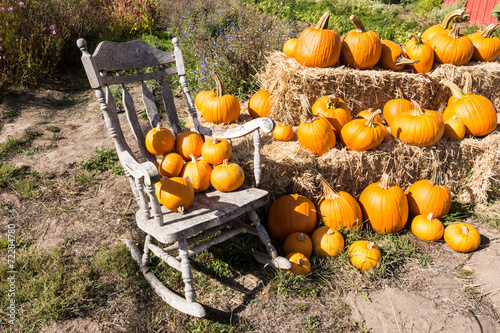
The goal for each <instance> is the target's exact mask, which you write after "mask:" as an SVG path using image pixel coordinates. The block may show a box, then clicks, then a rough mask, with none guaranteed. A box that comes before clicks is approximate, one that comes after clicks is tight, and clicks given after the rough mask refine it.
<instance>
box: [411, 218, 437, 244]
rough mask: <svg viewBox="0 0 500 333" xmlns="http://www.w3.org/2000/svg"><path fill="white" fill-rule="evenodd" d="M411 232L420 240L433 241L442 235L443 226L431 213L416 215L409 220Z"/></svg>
mask: <svg viewBox="0 0 500 333" xmlns="http://www.w3.org/2000/svg"><path fill="white" fill-rule="evenodd" d="M411 232H413V234H414V235H415V236H417V238H420V239H421V240H424V241H431V242H435V241H437V240H440V239H441V238H442V237H443V234H444V226H443V224H442V223H441V221H439V220H438V219H437V218H434V214H433V213H429V215H427V216H425V215H417V216H415V217H414V218H413V221H412V222H411Z"/></svg>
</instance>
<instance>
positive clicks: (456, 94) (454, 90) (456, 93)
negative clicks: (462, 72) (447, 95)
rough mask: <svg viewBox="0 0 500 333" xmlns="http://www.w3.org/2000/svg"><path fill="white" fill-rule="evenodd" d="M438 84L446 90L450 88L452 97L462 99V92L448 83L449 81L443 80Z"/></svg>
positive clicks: (451, 83) (454, 85)
mask: <svg viewBox="0 0 500 333" xmlns="http://www.w3.org/2000/svg"><path fill="white" fill-rule="evenodd" d="M439 83H441V84H444V85H445V86H447V87H448V88H450V90H451V93H452V95H453V96H454V97H455V98H458V99H460V98H462V97H464V96H465V95H464V92H463V91H462V89H460V88H459V87H458V86H457V85H456V84H455V83H453V82H451V81H449V80H446V79H443V80H441V81H439Z"/></svg>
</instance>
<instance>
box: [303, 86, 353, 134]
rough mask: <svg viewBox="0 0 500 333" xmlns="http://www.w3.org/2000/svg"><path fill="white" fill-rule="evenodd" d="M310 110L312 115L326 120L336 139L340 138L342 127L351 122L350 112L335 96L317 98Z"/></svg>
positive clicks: (344, 103) (342, 101) (340, 99)
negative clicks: (331, 127) (320, 116)
mask: <svg viewBox="0 0 500 333" xmlns="http://www.w3.org/2000/svg"><path fill="white" fill-rule="evenodd" d="M311 110H312V113H313V114H314V115H316V116H319V115H322V116H324V117H325V118H326V119H328V121H329V122H330V124H331V125H332V126H333V131H334V132H335V135H336V137H337V138H340V130H341V129H342V127H343V126H344V125H345V124H347V123H348V122H350V121H351V111H350V110H349V107H348V106H347V104H346V102H344V100H342V98H340V97H337V96H335V95H328V96H323V97H320V98H318V100H317V101H316V102H314V104H313V106H312V107H311Z"/></svg>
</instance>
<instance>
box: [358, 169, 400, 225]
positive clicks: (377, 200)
mask: <svg viewBox="0 0 500 333" xmlns="http://www.w3.org/2000/svg"><path fill="white" fill-rule="evenodd" d="M359 206H360V207H361V211H362V212H363V218H364V219H365V220H368V223H369V224H370V225H371V227H372V229H373V230H375V231H376V232H380V233H397V232H399V231H400V230H401V229H403V228H404V226H405V225H406V222H407V221H408V200H407V199H406V196H405V193H404V192H403V190H402V189H401V187H399V186H397V185H395V186H390V185H389V175H388V174H386V173H384V174H383V175H382V178H381V180H380V182H378V183H373V184H371V185H368V186H367V187H366V188H365V189H364V190H363V192H361V196H360V197H359Z"/></svg>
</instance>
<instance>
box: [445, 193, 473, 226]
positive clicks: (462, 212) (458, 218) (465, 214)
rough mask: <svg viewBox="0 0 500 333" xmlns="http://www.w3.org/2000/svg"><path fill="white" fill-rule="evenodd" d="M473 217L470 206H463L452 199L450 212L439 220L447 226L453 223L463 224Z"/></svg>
mask: <svg viewBox="0 0 500 333" xmlns="http://www.w3.org/2000/svg"><path fill="white" fill-rule="evenodd" d="M473 215H474V210H473V207H472V205H471V204H463V203H460V202H458V201H457V200H455V199H453V200H452V201H451V207H450V211H449V212H448V214H446V215H445V216H444V217H443V218H442V219H441V222H443V224H444V225H445V226H447V225H450V224H452V223H455V222H463V221H464V220H465V219H467V218H469V217H470V216H473Z"/></svg>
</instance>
